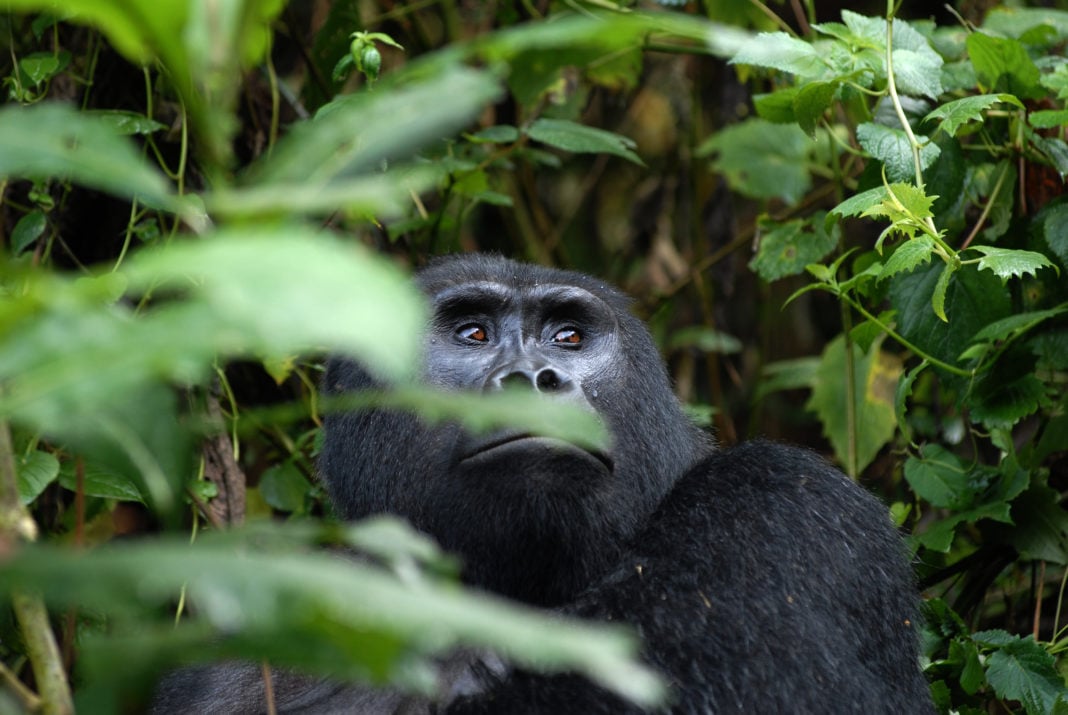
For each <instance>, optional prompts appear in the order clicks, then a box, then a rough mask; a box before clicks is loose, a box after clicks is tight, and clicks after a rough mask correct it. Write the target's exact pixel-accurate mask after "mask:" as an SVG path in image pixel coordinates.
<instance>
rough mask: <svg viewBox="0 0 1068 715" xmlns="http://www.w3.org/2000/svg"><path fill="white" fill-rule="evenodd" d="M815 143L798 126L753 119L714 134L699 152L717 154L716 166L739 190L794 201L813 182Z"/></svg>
mask: <svg viewBox="0 0 1068 715" xmlns="http://www.w3.org/2000/svg"><path fill="white" fill-rule="evenodd" d="M814 146H815V145H814V143H813V142H812V140H811V139H809V137H808V136H807V135H806V134H805V133H804V132H803V131H801V129H800V128H798V127H796V126H793V125H788V124H772V123H771V122H768V121H766V120H763V119H750V120H747V121H744V122H739V123H738V124H735V125H732V126H729V127H727V128H725V129H722V130H721V131H719V132H717V133H716V134H714V135H712V137H710V138H709V139H708V140H707V141H705V143H704V144H702V145H701V147H700V148H699V149H698V154H699V155H702V156H704V155H708V154H715V157H714V158H713V159H712V168H713V169H714V170H715V171H718V172H720V173H722V174H723V175H724V176H725V177H726V179H727V182H728V183H729V184H730V186H731V188H732V189H734V190H735V191H738V192H739V193H741V194H744V195H746V196H749V197H751V198H756V199H770V198H781V199H782V200H783V201H785V202H787V203H794V202H796V201H799V200H800V199H801V197H802V196H804V195H805V192H807V191H808V189H809V187H810V186H811V185H812V179H811V177H810V176H809V172H808V168H807V164H808V162H809V160H810V157H809V155H810V153H811V152H812V150H813V148H814Z"/></svg>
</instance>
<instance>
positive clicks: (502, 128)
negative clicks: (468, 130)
mask: <svg viewBox="0 0 1068 715" xmlns="http://www.w3.org/2000/svg"><path fill="white" fill-rule="evenodd" d="M467 139H468V140H469V141H472V142H475V143H476V144H485V143H489V144H511V143H512V142H514V141H517V140H518V139H519V130H518V129H516V128H515V127H513V126H511V125H510V124H498V125H496V126H492V127H486V128H485V129H480V130H479V131H477V132H475V133H474V134H468V135H467Z"/></svg>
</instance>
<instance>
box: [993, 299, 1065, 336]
mask: <svg viewBox="0 0 1068 715" xmlns="http://www.w3.org/2000/svg"><path fill="white" fill-rule="evenodd" d="M1066 312H1068V305H1059V306H1057V307H1056V308H1050V309H1049V310H1033V311H1028V312H1026V313H1016V314H1015V315H1010V316H1009V317H1007V318H1002V319H1001V320H996V321H994V322H993V323H991V324H990V325H987V326H986V327H985V328H983V329H982V330H980V331H979V332H978V333H976V334H975V341H976V342H985V341H990V342H993V341H998V342H1004V341H1007V340H1013V339H1015V338H1017V337H1019V336H1020V335H1023V334H1024V333H1026V332H1028V331H1029V330H1031V329H1032V328H1034V327H1035V326H1037V325H1039V324H1041V323H1043V322H1045V321H1047V320H1049V319H1050V318H1055V317H1056V316H1058V315H1063V314H1064V313H1066Z"/></svg>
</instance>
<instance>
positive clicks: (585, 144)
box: [526, 118, 645, 166]
mask: <svg viewBox="0 0 1068 715" xmlns="http://www.w3.org/2000/svg"><path fill="white" fill-rule="evenodd" d="M526 134H527V136H529V137H530V138H531V139H533V140H535V141H539V142H542V143H543V144H548V145H549V146H553V147H556V148H557V149H563V150H564V151H569V152H573V153H576V154H581V153H585V154H614V155H615V156H620V157H623V158H624V159H626V160H627V161H631V162H633V163H635V164H637V165H639V166H645V164H644V162H642V160H641V158H640V157H639V156H638V155H637V154H635V153H634V147H635V146H636V145H635V143H634V141H633V140H632V139H629V138H627V137H624V136H621V135H619V134H615V133H613V132H608V131H605V130H604V129H598V128H596V127H588V126H585V125H583V124H577V123H576V122H571V121H568V120H566V119H546V118H541V119H536V120H534V122H532V123H531V124H530V126H529V127H527V128H526Z"/></svg>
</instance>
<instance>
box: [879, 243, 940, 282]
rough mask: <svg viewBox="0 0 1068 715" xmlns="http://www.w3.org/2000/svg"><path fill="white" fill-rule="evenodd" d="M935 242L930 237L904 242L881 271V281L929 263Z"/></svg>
mask: <svg viewBox="0 0 1068 715" xmlns="http://www.w3.org/2000/svg"><path fill="white" fill-rule="evenodd" d="M934 249H935V242H934V239H932V238H931V237H930V236H917V237H916V238H913V239H909V240H907V241H903V242H902V243H901V245H899V246H898V247H897V248H896V249H894V253H893V254H892V255H891V256H890V258H889V259H888V260H887V261H886V264H885V265H883V269H882V270H881V271H879V280H884V279H886V278H889V277H890V276H892V275H895V274H897V273H905V272H908V271H911V270H913V269H914V268H916V267H917V266H919V265H921V264H923V263H928V262H929V261H930V260H931V254H933V253H934Z"/></svg>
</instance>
